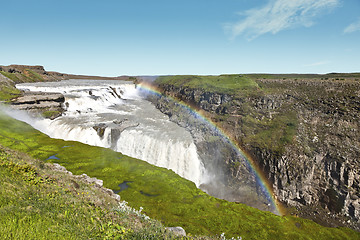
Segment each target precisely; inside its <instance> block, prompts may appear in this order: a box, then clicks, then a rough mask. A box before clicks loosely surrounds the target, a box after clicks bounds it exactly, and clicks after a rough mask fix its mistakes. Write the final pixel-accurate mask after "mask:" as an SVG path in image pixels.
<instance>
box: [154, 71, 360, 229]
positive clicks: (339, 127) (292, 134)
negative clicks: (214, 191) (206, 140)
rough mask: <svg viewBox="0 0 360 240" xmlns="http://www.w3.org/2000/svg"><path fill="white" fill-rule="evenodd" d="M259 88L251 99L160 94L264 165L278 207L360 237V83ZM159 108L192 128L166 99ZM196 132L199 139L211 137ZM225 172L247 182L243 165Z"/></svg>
mask: <svg viewBox="0 0 360 240" xmlns="http://www.w3.org/2000/svg"><path fill="white" fill-rule="evenodd" d="M256 82H257V84H258V85H259V89H258V91H257V92H256V94H247V95H246V94H244V95H242V94H241V93H234V94H223V93H219V92H209V91H205V90H203V89H194V88H188V87H181V86H180V87H179V86H174V85H166V84H163V85H161V84H160V85H158V86H157V87H159V88H160V89H161V90H162V92H163V93H164V94H165V95H168V96H172V97H175V98H177V99H179V100H181V101H184V102H186V103H187V104H189V105H192V106H194V107H196V108H198V109H199V110H202V111H204V113H205V114H207V116H208V117H209V118H211V119H212V120H213V121H214V122H216V123H217V124H218V125H219V126H221V128H222V129H223V130H224V131H226V132H227V133H229V135H231V137H232V138H233V139H234V140H236V141H237V142H238V144H239V145H241V146H243V148H244V149H245V150H246V151H247V152H248V153H249V154H250V155H251V156H252V157H253V158H254V159H256V160H257V162H258V164H259V166H261V168H262V169H263V171H264V172H265V174H266V175H267V177H268V179H269V180H270V181H271V183H272V187H273V190H274V193H275V195H276V197H277V198H278V200H279V201H281V202H282V203H284V204H285V205H286V206H289V207H290V208H291V207H295V208H296V210H291V211H293V213H294V214H297V215H300V216H302V217H307V218H310V219H313V220H315V221H317V222H319V223H321V224H324V225H327V226H348V227H351V228H354V229H357V230H360V221H359V220H360V187H359V184H360V164H359V163H360V158H359V156H360V131H359V130H360V129H359V128H360V122H359V119H360V107H359V106H360V81H359V80H357V79H353V78H346V79H320V77H319V78H317V79H311V78H305V79H261V78H259V79H257V80H256ZM156 105H157V107H158V108H159V109H160V110H161V111H163V112H164V113H166V114H167V115H169V116H170V119H172V120H175V122H178V123H179V124H180V125H182V126H184V127H188V126H189V125H191V124H189V123H187V120H186V118H182V119H181V120H180V121H179V118H181V114H178V116H176V115H177V113H176V111H177V110H176V108H169V107H168V104H166V100H165V99H164V98H160V99H158V100H157V102H156ZM174 116H176V117H174ZM179 116H180V117H179ZM200 128H201V127H200ZM192 133H193V136H195V137H194V138H195V139H196V138H199V139H200V138H201V137H202V136H203V135H204V133H202V132H201V131H198V132H197V134H198V135H199V136H196V132H195V131H193V132H192ZM224 167H225V168H226V167H227V168H228V171H227V173H229V174H231V176H232V178H235V179H236V178H239V179H238V180H239V181H240V182H241V174H237V173H238V171H239V169H238V168H239V164H234V162H232V161H227V162H225V165H224ZM239 181H236V184H238V183H239ZM228 182H230V181H228Z"/></svg>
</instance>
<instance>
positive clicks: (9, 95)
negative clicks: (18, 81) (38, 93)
mask: <svg viewBox="0 0 360 240" xmlns="http://www.w3.org/2000/svg"><path fill="white" fill-rule="evenodd" d="M20 94H21V92H20V90H18V89H16V88H15V87H12V86H7V85H0V101H5V102H8V101H10V100H11V99H13V98H14V97H17V96H19V95H20Z"/></svg>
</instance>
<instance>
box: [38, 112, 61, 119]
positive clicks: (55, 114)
mask: <svg viewBox="0 0 360 240" xmlns="http://www.w3.org/2000/svg"><path fill="white" fill-rule="evenodd" d="M41 114H42V116H43V117H44V118H50V119H53V118H55V117H58V116H60V114H61V112H60V111H45V112H42V113H41Z"/></svg>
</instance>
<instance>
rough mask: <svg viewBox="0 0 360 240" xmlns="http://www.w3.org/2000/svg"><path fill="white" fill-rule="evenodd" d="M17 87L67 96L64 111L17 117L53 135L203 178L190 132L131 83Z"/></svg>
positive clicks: (78, 82)
mask: <svg viewBox="0 0 360 240" xmlns="http://www.w3.org/2000/svg"><path fill="white" fill-rule="evenodd" d="M17 88H19V89H22V90H25V91H37V92H39V91H41V92H59V93H62V94H63V95H64V96H65V104H64V108H65V109H66V111H65V113H64V114H63V116H61V117H59V118H56V119H54V120H50V119H36V120H34V119H32V120H29V119H30V118H23V119H19V120H22V121H25V122H27V123H29V124H30V125H32V126H33V127H34V128H36V129H38V130H40V131H41V132H43V133H45V134H47V135H49V136H50V137H52V138H59V139H64V140H72V141H79V142H82V143H86V144H89V145H94V146H100V147H106V148H111V149H113V150H115V151H118V152H121V153H123V154H126V155H128V156H131V157H134V158H138V159H141V160H144V161H147V162H149V163H151V164H153V165H156V166H159V167H164V168H168V169H171V170H173V171H174V172H175V173H177V174H178V175H180V176H182V177H184V178H186V179H188V180H191V181H192V182H194V183H195V184H196V185H197V186H199V185H200V184H201V183H203V182H204V181H205V175H206V174H205V169H204V166H203V164H202V162H201V160H200V158H199V156H198V153H197V149H196V146H195V144H194V142H193V139H192V137H191V135H190V133H189V132H187V131H186V130H185V129H183V128H181V127H179V126H178V125H177V124H175V123H173V122H171V121H169V119H168V117H167V116H166V115H164V114H162V113H161V112H160V111H158V110H157V109H156V108H155V106H153V105H152V104H151V103H150V102H148V101H146V100H145V99H144V98H142V96H141V95H140V93H139V92H138V90H137V89H136V88H135V85H134V84H132V83H131V82H125V81H98V80H96V81H95V80H69V81H60V82H47V83H26V84H18V85H17ZM14 117H15V118H16V116H14ZM26 119H28V120H26Z"/></svg>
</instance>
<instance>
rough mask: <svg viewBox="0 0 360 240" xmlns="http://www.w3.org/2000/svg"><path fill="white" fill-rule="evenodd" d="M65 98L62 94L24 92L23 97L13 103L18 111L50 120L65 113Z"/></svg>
mask: <svg viewBox="0 0 360 240" xmlns="http://www.w3.org/2000/svg"><path fill="white" fill-rule="evenodd" d="M64 102H65V97H64V95H62V94H61V93H44V92H30V91H29V92H24V95H23V96H20V97H17V98H15V99H13V100H12V101H11V105H12V107H13V108H14V109H17V110H27V111H28V112H30V113H32V114H34V115H43V116H44V117H48V118H50V119H54V118H56V117H59V116H60V115H61V114H62V113H63V112H64V108H63V104H64Z"/></svg>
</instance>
